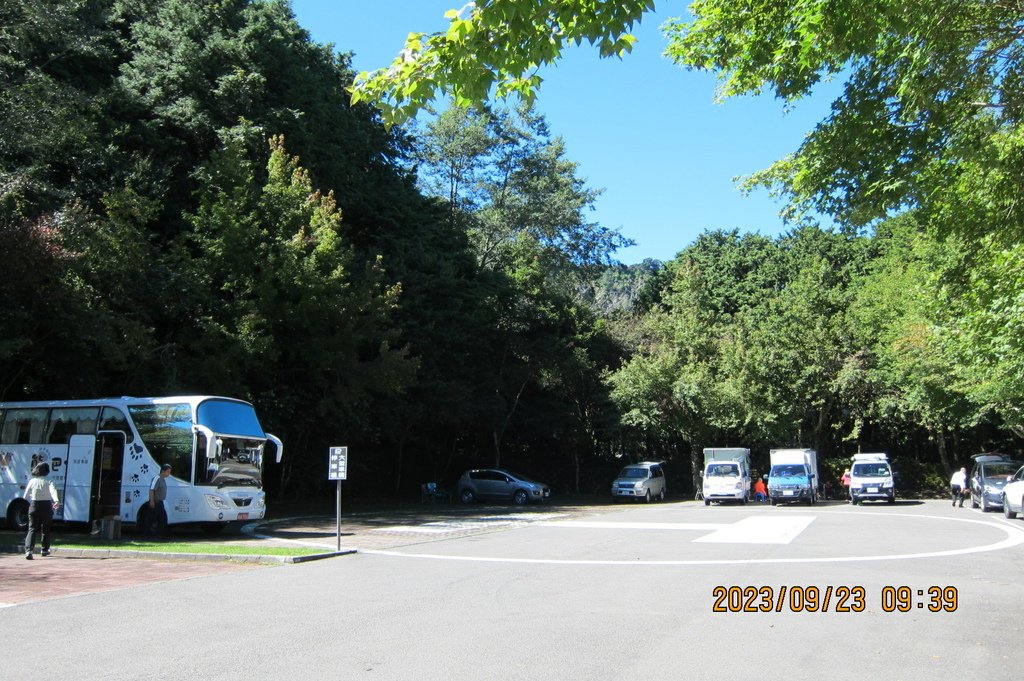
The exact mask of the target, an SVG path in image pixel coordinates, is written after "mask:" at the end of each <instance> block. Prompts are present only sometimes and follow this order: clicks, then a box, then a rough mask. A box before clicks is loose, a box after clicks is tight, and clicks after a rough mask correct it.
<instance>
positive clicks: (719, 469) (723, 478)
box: [703, 459, 750, 506]
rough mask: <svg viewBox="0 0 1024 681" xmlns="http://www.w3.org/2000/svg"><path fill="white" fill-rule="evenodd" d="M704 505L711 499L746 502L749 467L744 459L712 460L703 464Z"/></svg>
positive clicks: (748, 490)
mask: <svg viewBox="0 0 1024 681" xmlns="http://www.w3.org/2000/svg"><path fill="white" fill-rule="evenodd" d="M703 477H704V482H703V493H704V505H705V506H710V505H711V502H712V501H735V502H737V503H740V504H745V503H747V499H748V498H749V497H750V469H749V468H748V467H747V464H746V461H745V460H744V459H739V460H734V461H730V460H721V459H719V460H713V461H708V462H707V463H706V464H705V466H704V476H703Z"/></svg>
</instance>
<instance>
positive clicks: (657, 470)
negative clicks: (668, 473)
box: [612, 461, 666, 502]
mask: <svg viewBox="0 0 1024 681" xmlns="http://www.w3.org/2000/svg"><path fill="white" fill-rule="evenodd" d="M665 489H666V486H665V469H664V468H662V466H661V462H656V461H643V462H641V463H634V464H630V465H628V466H625V467H624V468H623V469H622V470H621V471H619V476H618V477H617V478H615V479H614V480H612V500H616V501H617V500H619V499H643V500H644V501H647V502H650V500H651V499H657V500H658V501H665Z"/></svg>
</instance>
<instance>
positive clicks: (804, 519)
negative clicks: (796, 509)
mask: <svg viewBox="0 0 1024 681" xmlns="http://www.w3.org/2000/svg"><path fill="white" fill-rule="evenodd" d="M812 522H814V516H798V515H793V516H779V517H774V518H766V517H760V516H759V517H752V518H744V519H743V520H741V521H739V522H738V523H733V524H732V525H727V526H725V527H723V528H722V529H720V530H716V531H714V532H712V533H711V534H709V535H705V536H703V537H698V538H697V539H694V540H693V541H695V542H701V543H706V544H788V543H790V542H791V541H793V540H794V539H795V538H796V537H797V535H799V534H800V533H801V532H803V531H804V530H805V529H807V526H808V525H810V524H811V523H812Z"/></svg>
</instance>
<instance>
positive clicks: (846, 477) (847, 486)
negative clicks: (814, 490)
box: [840, 468, 850, 499]
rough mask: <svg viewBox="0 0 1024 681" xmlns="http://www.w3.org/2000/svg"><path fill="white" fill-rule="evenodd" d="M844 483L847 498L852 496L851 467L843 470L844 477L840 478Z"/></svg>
mask: <svg viewBox="0 0 1024 681" xmlns="http://www.w3.org/2000/svg"><path fill="white" fill-rule="evenodd" d="M840 480H841V481H842V483H843V487H844V488H845V489H846V498H847V499H849V498H850V469H849V468H847V469H846V470H845V471H843V477H842V478H840Z"/></svg>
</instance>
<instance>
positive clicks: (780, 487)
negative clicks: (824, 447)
mask: <svg viewBox="0 0 1024 681" xmlns="http://www.w3.org/2000/svg"><path fill="white" fill-rule="evenodd" d="M768 457H769V461H770V463H771V470H770V471H769V472H768V500H769V501H770V502H771V505H772V506H775V505H776V504H779V503H783V502H789V501H802V502H803V503H805V504H807V505H808V506H810V505H811V504H813V503H815V502H816V501H817V500H818V453H817V452H815V451H814V450H813V449H773V450H771V451H770V452H769V454H768Z"/></svg>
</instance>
